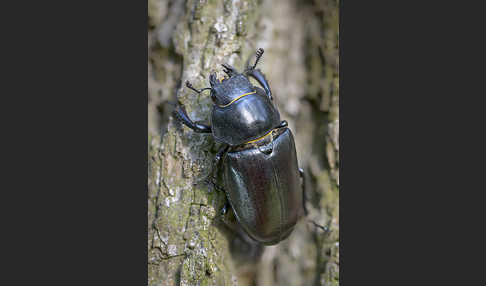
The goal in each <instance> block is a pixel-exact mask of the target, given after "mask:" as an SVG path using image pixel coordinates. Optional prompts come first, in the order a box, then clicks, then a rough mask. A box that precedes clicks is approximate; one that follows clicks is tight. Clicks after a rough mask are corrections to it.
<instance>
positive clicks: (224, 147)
mask: <svg viewBox="0 0 486 286" xmlns="http://www.w3.org/2000/svg"><path fill="white" fill-rule="evenodd" d="M229 148H230V145H228V144H226V143H223V145H222V146H221V147H220V148H219V150H218V153H216V155H215V156H214V158H213V169H212V171H211V178H212V180H213V181H214V182H216V180H217V178H216V176H215V172H217V170H219V162H220V161H221V158H222V157H223V156H224V154H226V152H228V150H229Z"/></svg>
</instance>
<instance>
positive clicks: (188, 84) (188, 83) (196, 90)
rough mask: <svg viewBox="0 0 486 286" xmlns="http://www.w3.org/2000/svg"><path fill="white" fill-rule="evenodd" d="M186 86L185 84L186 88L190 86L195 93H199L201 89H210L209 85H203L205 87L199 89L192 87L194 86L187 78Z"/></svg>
mask: <svg viewBox="0 0 486 286" xmlns="http://www.w3.org/2000/svg"><path fill="white" fill-rule="evenodd" d="M186 86H187V87H188V88H190V89H192V90H194V91H195V92H197V93H201V92H203V91H205V90H207V89H211V88H210V87H205V88H202V89H199V90H198V89H196V88H194V86H192V84H191V83H190V82H189V81H188V80H187V81H186Z"/></svg>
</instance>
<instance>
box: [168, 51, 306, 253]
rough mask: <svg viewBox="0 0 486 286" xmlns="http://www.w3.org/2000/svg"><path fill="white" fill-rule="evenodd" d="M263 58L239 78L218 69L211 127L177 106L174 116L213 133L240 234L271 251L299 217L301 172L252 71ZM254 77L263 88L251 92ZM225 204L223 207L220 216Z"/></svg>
mask: <svg viewBox="0 0 486 286" xmlns="http://www.w3.org/2000/svg"><path fill="white" fill-rule="evenodd" d="M262 54H263V49H258V50H257V52H256V60H255V64H254V65H253V66H252V67H248V68H247V69H246V70H245V71H244V72H243V73H238V72H237V70H236V69H235V68H233V67H232V66H230V65H228V64H223V65H222V66H223V68H224V72H225V73H226V74H227V75H228V77H225V78H224V79H217V78H216V74H215V73H211V75H210V76H209V83H210V84H211V87H207V88H203V89H200V90H198V89H196V88H194V87H193V86H192V85H191V84H190V83H189V82H186V86H187V87H188V88H190V89H192V90H193V91H195V92H197V93H201V92H202V91H204V90H210V91H211V99H212V101H213V104H214V105H213V110H212V114H211V126H208V125H205V124H199V123H196V122H193V121H192V120H191V119H190V118H189V116H188V115H187V113H186V111H185V108H184V106H181V105H179V106H177V108H176V109H175V110H174V116H175V117H176V118H177V119H178V120H180V121H181V122H182V123H184V124H185V125H187V126H188V127H189V128H191V129H192V130H194V131H195V132H199V133H212V135H213V137H214V138H215V140H216V141H217V142H220V143H223V144H222V146H221V148H220V149H219V150H218V152H217V154H216V156H215V159H214V165H215V166H216V167H217V168H218V169H219V170H220V172H221V174H222V180H223V188H224V190H225V193H226V197H227V201H228V202H229V206H231V208H232V209H233V212H234V215H235V217H236V219H237V221H238V222H239V224H240V225H241V227H242V228H243V229H244V231H245V232H246V233H247V234H248V235H249V236H250V237H251V238H252V239H254V240H256V241H258V242H260V243H263V244H265V245H272V244H276V243H278V242H280V241H281V240H283V239H285V238H287V237H288V236H289V235H290V234H291V233H292V230H293V229H294V226H295V224H296V223H297V221H298V219H299V218H300V216H301V215H302V214H303V213H302V211H304V212H306V210H305V206H304V204H303V197H304V186H303V183H301V181H300V179H303V171H302V169H299V167H298V164H297V155H296V151H295V143H294V138H293V135H292V132H291V131H290V129H289V128H287V125H288V124H287V121H285V120H283V121H280V113H279V112H278V109H277V107H276V105H275V104H274V103H273V97H272V92H271V90H270V86H269V85H268V82H267V81H266V79H265V77H264V75H263V74H262V73H261V71H260V70H258V69H255V67H256V65H257V63H258V61H259V60H260V58H261V56H262ZM249 77H253V78H254V79H255V80H256V81H257V82H258V83H259V84H260V85H261V86H262V87H263V89H262V88H260V87H256V86H253V85H252V84H251V83H250V81H249ZM227 209H228V204H226V205H225V206H224V207H223V210H222V213H223V215H224V214H225V213H226V211H227Z"/></svg>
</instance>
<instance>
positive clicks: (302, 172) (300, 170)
mask: <svg viewBox="0 0 486 286" xmlns="http://www.w3.org/2000/svg"><path fill="white" fill-rule="evenodd" d="M299 175H300V178H301V179H302V206H303V208H304V214H305V216H307V215H308V214H309V212H308V211H307V207H306V206H305V202H306V201H307V196H306V195H305V193H306V191H305V177H304V170H303V169H302V168H299Z"/></svg>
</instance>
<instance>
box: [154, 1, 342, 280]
mask: <svg viewBox="0 0 486 286" xmlns="http://www.w3.org/2000/svg"><path fill="white" fill-rule="evenodd" d="M260 47H261V48H264V49H265V53H264V55H263V58H262V60H261V61H260V63H259V68H260V69H261V70H262V71H263V72H264V73H265V75H266V77H267V79H268V81H269V83H270V86H271V88H272V92H273V95H274V99H275V101H276V102H277V105H278V107H279V110H280V113H281V117H282V119H286V120H287V121H288V122H289V126H290V128H291V129H292V132H293V133H294V136H295V139H296V146H297V153H298V159H299V164H300V165H301V167H303V168H304V169H305V171H306V183H307V203H306V206H307V208H308V209H309V212H310V213H309V215H308V216H307V217H306V218H303V219H302V220H301V221H300V222H299V223H298V225H297V226H296V229H295V230H294V232H293V234H292V235H291V236H290V237H289V238H288V239H286V240H285V241H283V242H281V243H279V244H278V245H276V246H269V247H262V246H255V245H252V244H251V243H250V244H248V243H246V242H245V241H243V240H241V239H240V238H239V237H238V235H236V234H235V233H234V232H232V231H230V230H228V229H227V228H226V227H224V226H223V225H222V224H221V217H220V215H219V212H220V209H221V207H222V206H223V204H224V201H225V197H224V193H223V192H221V191H220V190H218V189H217V188H215V187H214V186H213V185H212V184H209V183H208V182H207V178H208V176H209V174H210V172H211V170H212V168H213V166H212V159H213V157H214V155H215V153H216V150H217V149H218V147H219V146H218V144H216V143H215V142H214V140H213V139H212V137H211V136H210V135H207V134H197V133H195V132H193V131H192V130H190V129H188V128H187V127H185V126H182V125H181V124H179V123H177V122H175V121H174V119H173V118H172V117H171V116H170V111H171V110H172V106H171V104H169V102H175V101H176V100H177V101H179V102H180V103H182V104H184V105H185V106H186V110H187V112H188V114H189V116H190V117H191V118H192V119H194V120H196V121H206V122H209V115H210V112H211V106H212V102H211V99H210V98H209V93H203V94H199V95H198V94H196V93H194V92H192V91H191V90H189V89H187V88H185V86H184V85H183V84H181V83H184V82H185V81H186V80H189V81H190V82H191V83H192V84H193V85H194V86H195V87H197V88H202V87H207V86H209V82H208V77H209V73H210V72H211V71H216V72H217V73H218V74H219V75H222V69H221V66H220V64H222V63H229V64H230V65H233V66H235V67H236V68H238V69H239V70H240V71H241V70H243V67H244V66H245V64H246V61H247V59H248V58H250V56H252V55H253V54H254V52H255V50H256V49H257V48H260ZM338 58H339V52H338V2H337V1H332V0H326V1H317V0H316V1H297V0H292V1H277V0H263V1H257V0H239V1H230V0H220V1H215V0H199V1H195V0H187V1H160V0H149V64H148V65H149V69H148V80H149V106H148V109H149V118H148V121H149V130H148V133H149V142H148V145H149V158H148V160H149V166H148V168H149V169H148V174H149V178H148V187H149V188H148V197H149V201H148V226H149V229H148V269H149V272H148V280H149V285H236V284H237V285H337V284H338V283H339V215H338V213H339V206H338V205H339V140H338V137H339V135H338V133H339V120H338V118H339V109H338V102H339V100H338V98H339V77H338ZM309 220H313V221H315V222H317V223H318V224H320V225H324V226H327V227H328V228H329V231H327V232H325V231H322V230H321V229H320V228H318V227H315V226H314V225H313V224H311V223H309Z"/></svg>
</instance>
